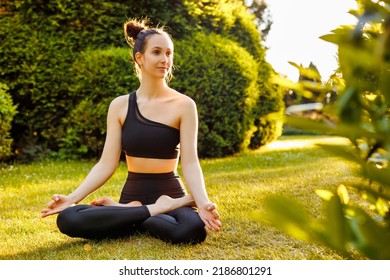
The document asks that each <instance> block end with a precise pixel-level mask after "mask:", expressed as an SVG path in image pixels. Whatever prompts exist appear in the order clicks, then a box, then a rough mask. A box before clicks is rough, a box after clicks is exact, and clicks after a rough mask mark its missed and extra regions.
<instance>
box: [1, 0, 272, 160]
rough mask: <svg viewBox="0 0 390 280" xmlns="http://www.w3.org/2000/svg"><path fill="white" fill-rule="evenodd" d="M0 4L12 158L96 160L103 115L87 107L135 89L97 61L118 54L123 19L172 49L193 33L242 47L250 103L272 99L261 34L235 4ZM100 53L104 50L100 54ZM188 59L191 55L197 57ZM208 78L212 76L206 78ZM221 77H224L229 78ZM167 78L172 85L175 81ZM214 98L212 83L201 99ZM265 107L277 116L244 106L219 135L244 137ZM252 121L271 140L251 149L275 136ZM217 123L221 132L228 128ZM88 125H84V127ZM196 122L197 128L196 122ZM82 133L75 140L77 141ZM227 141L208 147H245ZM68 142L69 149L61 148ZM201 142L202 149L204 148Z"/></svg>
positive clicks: (42, 0) (187, 0)
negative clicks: (165, 35) (165, 38)
mask: <svg viewBox="0 0 390 280" xmlns="http://www.w3.org/2000/svg"><path fill="white" fill-rule="evenodd" d="M1 5H2V6H1V10H0V11H1V14H0V65H1V68H0V69H1V70H0V82H2V83H5V84H7V85H8V86H9V92H10V94H11V96H12V98H13V101H14V103H15V104H17V105H18V108H19V110H18V112H19V113H18V114H17V115H16V116H15V118H14V122H13V126H12V131H11V135H12V138H13V139H14V142H15V148H16V149H17V150H18V156H19V159H21V158H22V157H25V158H31V159H35V158H37V157H38V156H39V155H40V154H42V153H46V152H50V151H54V152H58V151H60V153H59V154H58V155H60V156H61V157H64V156H70V155H71V154H73V152H74V155H77V156H81V157H91V156H96V155H97V154H98V152H97V151H96V149H97V147H100V146H101V142H102V141H104V133H105V127H104V117H103V114H102V113H101V112H100V111H99V112H96V111H95V110H96V108H100V109H99V110H103V109H104V108H105V106H107V104H108V98H109V97H111V98H114V97H115V96H116V95H117V94H121V93H122V94H123V93H127V92H129V91H132V90H134V89H135V88H134V87H135V85H136V82H135V81H134V80H132V78H130V77H128V76H127V73H126V70H125V69H128V66H125V65H124V60H121V59H120V58H119V57H116V56H115V55H114V54H110V55H111V58H113V61H112V62H111V63H110V64H109V65H108V64H104V63H109V62H108V61H107V60H105V59H106V58H107V56H108V52H109V50H110V49H112V51H118V52H119V53H120V54H121V55H122V54H123V53H124V52H125V51H124V50H120V49H119V48H122V47H123V48H127V45H126V44H125V42H124V40H123V34H122V32H123V31H122V28H121V27H122V24H123V22H124V21H125V20H126V19H127V18H134V17H137V18H139V17H148V18H150V21H151V23H152V24H160V25H166V26H167V27H168V31H169V32H170V33H171V34H172V35H173V38H174V40H175V43H176V42H178V43H179V42H180V41H184V42H188V41H190V40H191V39H190V38H192V36H195V35H194V34H196V33H197V32H202V33H210V34H215V33H217V34H219V35H220V36H221V37H223V38H225V39H229V40H230V41H225V42H227V44H230V42H231V43H232V44H233V45H234V46H232V48H235V49H237V48H236V46H240V47H241V48H242V49H239V50H240V51H241V50H242V51H243V52H244V53H245V54H243V56H245V55H246V53H247V52H249V53H250V54H251V55H252V57H253V58H251V60H250V61H251V62H250V63H252V61H253V59H254V60H255V61H256V64H257V65H256V66H254V68H255V69H258V71H259V73H257V74H256V75H257V78H256V79H257V84H258V88H259V92H260V94H258V97H259V98H260V97H261V98H262V101H260V100H258V104H261V106H263V104H267V103H268V97H269V100H270V101H269V102H271V103H272V102H274V101H275V102H276V103H277V96H278V95H276V94H274V93H273V91H274V89H273V88H272V86H271V85H270V82H269V80H268V77H269V74H270V72H272V68H271V67H270V66H269V65H268V64H267V63H266V62H265V59H264V55H265V50H264V48H263V47H262V46H261V44H260V43H261V37H260V34H259V31H258V30H257V28H256V25H255V23H254V22H253V19H254V16H253V15H251V14H250V13H249V12H248V8H247V7H245V5H244V4H243V3H242V2H241V1H231V0H224V1H214V0H212V1H204V0H174V1H166V0H153V1H152V0H145V1H117V0H116V1H114V0H113V1H103V2H102V3H100V2H96V1H92V0H86V1H84V0H83V1H81V0H76V1H75V0H64V1H49V0H39V1H32V0H26V1H6V2H4V3H1ZM221 11H222V12H221ZM203 43H206V44H210V43H209V42H203ZM179 44H180V43H179ZM217 47H218V48H219V47H220V46H217ZM223 47H224V48H228V46H223ZM185 48H186V47H185V44H182V47H181V49H185ZM237 50H238V49H237ZM95 51H96V52H95ZM104 52H106V54H103V53H104ZM184 52H187V51H186V50H184ZM222 52H224V51H222ZM94 55H95V56H94ZM232 55H233V56H235V54H232ZM197 56H198V57H199V53H198V54H197ZM213 56H214V54H210V57H213ZM93 58H95V59H103V60H104V61H105V62H102V64H104V65H107V69H100V70H99V69H98V68H99V67H101V65H100V64H99V61H96V62H95V63H94V62H93V61H92V60H93ZM223 59H225V60H227V61H221V60H218V59H214V60H213V59H204V60H203V61H204V62H205V64H203V65H201V66H200V67H201V68H211V69H215V68H218V67H219V66H218V65H220V64H227V63H229V60H231V57H227V56H223ZM234 60H235V59H234ZM177 62H178V63H179V64H181V65H182V68H184V67H187V65H183V64H182V63H181V62H180V61H179V59H178V60H177ZM210 63H216V64H215V65H210ZM240 63H245V62H240ZM248 63H249V62H248ZM78 69H80V72H79V71H78ZM108 70H109V71H108ZM124 70H125V71H124ZM120 71H122V73H120ZM92 74H93V75H92ZM177 74H179V71H178V72H177ZM210 74H211V75H212V73H211V72H210ZM236 74H237V75H235V76H234V77H237V79H238V80H240V79H244V80H245V79H246V78H245V77H244V76H245V75H246V74H245V73H244V74H239V73H236ZM209 77H211V76H208V77H206V78H205V79H207V80H209ZM226 77H227V80H230V78H231V77H228V76H226ZM177 79H178V80H179V79H180V78H179V75H177ZM197 82H198V83H200V84H199V85H193V86H198V87H199V88H202V85H201V84H202V83H203V82H204V81H201V80H200V79H198V80H197ZM230 82H231V81H229V83H230ZM237 83H238V84H240V83H241V82H240V81H237ZM105 86H107V88H106V89H104V87H105ZM126 87H128V88H127V90H125V88H126ZM181 88H183V87H181ZM240 88H243V87H240ZM244 88H245V87H244ZM253 88H254V87H253ZM214 89H216V90H215V91H214ZM225 89H226V87H225ZM251 90H254V89H251ZM94 91H96V92H94ZM218 92H220V91H219V90H218V89H217V88H216V87H214V88H213V90H210V91H208V94H210V95H214V94H217V93H218ZM236 94H241V95H243V96H245V95H246V94H247V92H240V93H238V92H234V91H233V92H232V96H233V95H236ZM106 98H107V99H106ZM275 98H276V99H275ZM87 99H89V101H87ZM274 99H275V100H274ZM88 102H90V103H93V104H96V105H95V108H92V107H88V106H87V105H86V104H90V103H88ZM250 102H252V101H250ZM100 103H101V104H100ZM207 106H210V105H209V104H201V106H200V107H204V108H201V111H207ZM271 107H272V109H271V110H278V106H270V107H269V106H268V105H266V106H263V108H258V109H255V108H254V106H253V104H251V105H250V106H249V107H248V108H240V109H239V111H240V112H242V114H243V115H242V116H241V117H240V118H241V119H235V121H237V123H235V124H233V125H232V128H229V127H226V128H225V129H224V130H226V131H232V129H233V128H236V127H237V126H239V127H240V126H243V127H240V128H239V133H240V134H242V133H244V131H246V130H247V129H248V126H251V127H252V130H251V131H253V130H255V128H254V123H255V122H256V121H253V122H252V124H248V123H247V120H249V119H256V118H259V117H265V116H267V115H268V114H269V113H272V112H274V111H269V109H270V108H271ZM82 108H84V109H82ZM251 108H253V110H252V109H251ZM247 109H248V110H251V111H247ZM81 110H85V112H84V113H85V114H83V115H82V116H79V117H76V115H75V114H76V112H80V111H81ZM88 111H89V114H97V115H96V116H95V117H96V118H97V119H96V120H99V121H98V123H99V124H97V123H96V122H95V123H92V121H89V122H88V121H86V120H87V118H88V114H87V112H88ZM256 114H257V116H256ZM93 120H95V118H93ZM256 123H257V124H260V125H266V127H258V129H260V128H261V129H262V130H268V132H267V135H268V134H270V135H271V137H268V136H267V138H266V139H259V137H258V135H257V136H256V137H255V138H253V140H252V142H256V143H257V144H256V147H258V146H259V145H260V143H267V142H269V141H270V139H274V138H276V137H275V135H277V132H275V133H273V132H272V130H273V126H269V127H267V126H268V124H267V122H264V121H262V122H258V121H257V122H256ZM225 124H226V125H228V126H230V123H229V124H228V123H225ZM89 125H91V127H88V126H89ZM98 126H100V128H101V130H100V131H98V129H99V128H98ZM201 126H203V127H207V125H206V124H201ZM93 127H94V128H93ZM84 130H85V131H86V135H85V137H84V136H81V134H82V132H83V131H84ZM228 133H229V134H235V133H236V132H228ZM250 134H251V132H250V131H249V132H248V135H246V136H245V137H244V138H242V139H250V137H251V136H250ZM206 135H208V134H206ZM272 135H273V136H272ZM207 137H208V136H205V138H204V139H206V138H207ZM229 137H230V136H229ZM240 137H241V136H240ZM88 139H89V140H88ZM211 139H213V140H215V137H214V136H211V138H210V139H208V140H207V141H211ZM200 141H202V139H200ZM229 141H230V140H229ZM234 141H235V142H234V143H233V144H231V143H229V144H226V143H225V142H226V140H225V139H223V138H220V139H219V140H217V141H216V142H215V143H219V144H220V145H221V147H219V148H218V149H219V150H220V151H226V154H224V152H222V153H221V152H217V154H218V155H228V154H231V153H232V152H234V151H237V148H236V147H237V145H241V146H242V147H245V146H247V144H248V142H249V140H245V143H242V144H240V143H238V142H239V141H240V140H239V139H236V140H234ZM92 142H93V143H95V145H94V146H93V147H92V146H89V144H91V143H92ZM87 143H88V144H87ZM72 145H74V147H71V146H72ZM201 145H203V146H204V147H205V146H206V145H207V144H206V143H204V144H201ZM226 145H233V148H229V149H225V148H224V147H225V146H226ZM87 146H88V148H86V147H87ZM252 147H253V146H252ZM52 154H53V153H52Z"/></svg>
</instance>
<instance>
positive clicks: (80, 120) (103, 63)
mask: <svg viewBox="0 0 390 280" xmlns="http://www.w3.org/2000/svg"><path fill="white" fill-rule="evenodd" d="M129 57H130V56H129V49H128V48H109V49H106V50H91V51H86V52H83V53H81V55H80V57H79V59H78V60H77V61H76V62H75V63H74V64H73V65H72V67H71V70H70V73H71V75H72V77H73V81H74V82H73V86H72V87H70V88H69V91H70V96H71V100H76V101H78V102H77V103H76V104H74V106H73V109H72V110H71V111H70V113H69V115H67V116H66V117H64V118H63V119H62V124H61V125H60V128H59V131H61V133H63V136H62V137H61V140H60V144H59V145H60V155H61V156H62V157H76V158H77V157H98V156H99V155H100V153H101V151H102V149H103V144H104V140H105V133H106V116H107V110H108V106H109V104H110V102H111V101H112V100H113V99H114V98H115V97H116V96H119V95H123V94H127V93H130V92H131V91H133V90H134V89H136V87H138V83H139V82H138V79H137V78H136V77H135V75H134V73H133V70H132V66H131V64H130V63H129Z"/></svg>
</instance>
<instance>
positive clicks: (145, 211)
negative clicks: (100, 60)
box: [42, 20, 221, 243]
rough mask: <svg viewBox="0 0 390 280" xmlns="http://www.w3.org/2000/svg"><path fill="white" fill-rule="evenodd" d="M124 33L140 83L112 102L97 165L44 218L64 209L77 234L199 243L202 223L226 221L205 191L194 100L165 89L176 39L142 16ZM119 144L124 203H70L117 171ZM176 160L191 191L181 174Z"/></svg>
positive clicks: (63, 220) (60, 220)
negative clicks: (142, 233) (147, 236)
mask: <svg viewBox="0 0 390 280" xmlns="http://www.w3.org/2000/svg"><path fill="white" fill-rule="evenodd" d="M124 32H125V38H126V41H127V42H128V44H129V45H130V46H131V47H132V48H133V59H134V62H135V68H136V71H137V76H138V78H139V80H140V86H139V88H138V89H137V91H135V92H133V93H131V94H129V95H124V96H120V97H117V98H115V99H114V100H113V101H112V102H111V104H110V106H109V109H108V115H107V135H106V141H105V145H104V149H103V152H102V156H101V158H100V160H99V162H98V163H97V164H96V165H95V166H94V167H93V168H92V169H91V171H90V173H89V174H88V175H87V177H86V178H85V180H84V181H83V182H82V183H81V185H80V186H79V187H78V188H77V189H76V190H74V191H73V192H72V193H71V194H69V195H68V196H64V195H59V194H55V195H53V196H52V201H51V202H50V203H49V205H48V208H47V209H43V210H42V217H47V216H49V215H52V214H56V213H59V215H58V217H57V225H58V227H59V229H60V231H61V232H63V233H65V234H67V235H69V236H72V237H82V238H107V237H118V236H126V235H130V234H132V233H134V232H138V231H147V232H148V233H149V234H150V235H152V236H155V237H157V238H160V239H162V240H165V241H167V242H171V243H199V242H202V241H204V240H205V238H206V230H205V227H206V228H208V229H209V230H216V231H219V229H220V227H221V222H220V220H219V214H218V212H217V211H216V206H215V204H213V203H211V202H210V201H209V198H208V196H207V192H206V189H205V184H204V180H203V175H202V170H201V167H200V164H199V159H198V156H197V130H198V119H197V110H196V105H195V103H194V102H193V100H192V99H190V98H189V97H187V96H185V95H182V94H180V93H179V92H177V91H175V90H173V89H172V88H170V87H169V86H168V82H169V79H170V77H171V71H172V66H173V42H172V39H171V37H170V36H169V35H168V34H167V33H166V32H165V31H164V30H163V29H162V28H149V27H147V26H146V25H145V22H144V21H137V20H129V21H127V22H126V23H125V24H124ZM122 147H123V148H124V149H125V151H126V162H127V167H128V178H127V181H126V183H125V185H124V187H123V189H122V192H121V196H120V200H119V203H117V202H115V201H113V200H112V199H110V198H107V197H103V198H100V199H97V200H95V201H93V202H92V203H91V204H92V205H77V206H73V207H70V206H71V205H74V204H77V203H79V202H80V201H81V200H83V199H84V198H85V197H87V196H88V195H89V194H91V193H92V192H93V191H95V190H96V189H98V188H99V187H101V186H102V185H103V184H104V183H105V182H106V181H107V180H108V179H109V178H110V177H111V176H112V175H113V173H114V171H115V169H116V166H117V164H118V161H119V158H120V154H121V151H122ZM179 150H180V156H179ZM179 158H180V161H181V166H182V172H183V176H184V179H185V181H186V184H187V187H188V188H189V191H190V194H186V192H185V190H184V187H183V184H182V183H181V180H180V178H179V176H178V175H177V173H176V169H177V165H178V160H179ZM193 206H196V207H197V211H196V210H195V209H194V208H193Z"/></svg>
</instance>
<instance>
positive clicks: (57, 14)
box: [0, 0, 390, 259]
mask: <svg viewBox="0 0 390 280" xmlns="http://www.w3.org/2000/svg"><path fill="white" fill-rule="evenodd" d="M351 14H352V15H353V16H354V17H355V18H356V24H351V25H342V26H340V27H338V28H337V29H336V30H329V34H324V36H323V38H322V39H323V40H325V41H327V42H329V43H330V44H335V45H336V46H337V48H338V53H337V57H338V64H339V68H337V69H336V70H335V71H334V73H333V74H332V75H331V76H329V77H322V76H321V74H320V72H319V71H318V69H317V67H316V65H315V62H312V63H310V64H309V65H302V64H301V63H300V62H299V61H295V62H294V61H292V62H290V65H291V66H292V67H295V68H296V70H297V71H298V73H299V78H298V81H291V80H290V79H288V78H287V77H285V76H284V75H283V74H279V73H277V72H276V71H275V69H273V67H272V65H271V64H270V63H269V62H267V60H266V53H267V48H266V39H267V35H268V33H269V31H270V30H272V14H270V13H269V12H268V10H267V3H266V2H265V1H252V2H248V1H247V2H244V1H233V0H230V1H229V0H224V1H213V0H210V1H201V0H188V1H184V0H177V1H174V0H172V1H168V0H166V1H163V0H156V1H101V2H97V1H67V0H63V1H44V0H40V1H32V0H31V1H30V0H26V1H1V6H0V15H1V17H0V38H1V42H0V46H1V51H0V52H1V56H0V65H1V72H0V84H1V86H0V97H1V98H0V102H1V104H0V105H1V107H0V109H1V114H0V116H1V119H0V120H1V123H0V124H1V126H0V129H1V136H0V159H1V162H2V170H1V181H0V189H1V195H0V200H1V206H0V207H1V209H0V210H1V213H0V215H1V216H0V217H1V229H0V232H1V236H5V238H2V240H1V241H0V245H1V246H0V247H1V249H0V258H1V259H389V258H390V257H389V252H390V250H389V248H390V245H389V240H390V238H389V209H388V208H389V197H390V196H389V182H390V179H389V172H388V165H387V162H388V159H389V153H388V150H389V147H390V146H389V142H390V140H389V138H390V137H389V135H390V132H389V131H390V126H389V88H390V85H389V81H390V74H389V72H390V71H389V60H390V54H389V50H390V47H389V46H390V39H389V36H390V35H389V34H390V31H389V22H390V19H389V17H390V16H389V14H390V12H389V1H367V0H365V1H363V0H361V1H360V0H359V1H356V8H355V9H354V10H353V11H351ZM330 16H331V15H330ZM132 17H137V18H138V17H148V18H149V19H150V21H151V22H152V23H153V24H164V25H166V26H167V27H168V28H169V29H168V31H169V32H170V33H171V34H172V36H173V39H174V42H175V64H176V65H177V66H176V69H175V71H174V75H175V78H174V79H173V81H172V82H171V86H172V87H174V88H175V89H177V90H178V91H180V92H182V93H183V94H187V95H189V96H190V97H192V98H193V99H194V100H195V101H196V102H197V104H198V111H199V120H200V127H199V155H200V157H201V159H202V161H201V164H202V168H203V169H204V173H205V180H206V182H207V185H208V189H209V194H210V196H211V197H212V198H213V200H214V201H216V202H217V204H218V205H219V209H220V212H221V214H222V216H223V222H224V229H223V231H222V232H221V233H214V232H212V233H210V236H209V238H208V239H207V242H206V243H205V244H202V245H197V246H182V245H178V246H177V245H170V244H165V243H161V241H159V240H153V239H150V238H149V237H147V236H136V237H131V238H129V240H125V242H124V240H119V241H118V240H106V241H104V242H93V241H86V240H81V239H76V240H75V239H70V238H68V237H66V236H62V235H61V234H59V233H58V230H57V228H56V227H55V219H54V218H53V219H51V218H49V219H45V220H41V219H40V216H39V210H40V209H41V208H42V207H44V204H45V203H46V201H47V199H48V198H49V197H50V195H51V194H52V193H58V192H64V193H68V192H70V191H71V190H73V189H74V188H75V187H76V186H77V185H78V184H79V183H80V182H81V180H82V179H83V177H84V176H85V175H86V173H87V172H88V170H89V169H90V168H91V167H92V166H93V163H94V160H96V159H97V158H98V157H99V155H100V151H101V149H102V146H103V142H104V134H105V116H106V111H107V106H108V104H109V102H110V101H111V100H112V99H113V98H115V97H116V96H118V95H122V94H127V93H129V92H130V91H132V90H134V89H135V88H136V87H137V85H138V81H137V79H136V78H135V75H134V74H133V69H132V66H131V64H130V63H129V60H130V56H129V53H130V52H129V49H128V47H127V46H126V44H125V43H124V39H123V34H122V28H121V26H122V24H123V22H124V21H125V20H126V19H127V18H132ZM307 24H310V22H308V23H307ZM335 55H336V54H335ZM302 105H305V106H304V107H303V108H309V109H304V110H302ZM294 108H295V109H294ZM313 109H314V110H313ZM286 113H287V114H286ZM179 171H180V170H179ZM125 173H126V168H125V166H124V163H123V162H121V163H120V164H119V167H118V171H117V172H116V174H115V176H114V177H113V178H112V179H111V180H110V181H109V182H108V183H107V184H106V186H104V187H103V188H102V189H101V190H99V191H98V192H96V193H94V194H93V195H91V196H90V197H88V199H87V200H92V199H93V198H94V197H95V196H100V195H102V194H104V195H108V196H112V197H116V196H117V195H118V193H119V190H120V188H121V186H122V183H123V182H122V181H123V178H125ZM221 245H223V246H221Z"/></svg>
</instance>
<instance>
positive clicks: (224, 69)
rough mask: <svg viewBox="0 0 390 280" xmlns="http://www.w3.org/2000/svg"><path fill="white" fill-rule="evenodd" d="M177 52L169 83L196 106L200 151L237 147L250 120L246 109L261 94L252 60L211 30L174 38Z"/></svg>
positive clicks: (217, 152) (210, 153) (211, 153)
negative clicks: (172, 76)
mask: <svg viewBox="0 0 390 280" xmlns="http://www.w3.org/2000/svg"><path fill="white" fill-rule="evenodd" d="M176 50H177V51H176V54H175V56H176V64H177V66H178V67H177V70H176V71H175V76H176V78H175V79H174V80H173V81H172V86H173V87H174V88H176V89H177V90H178V91H180V92H182V93H184V94H186V95H189V96H190V97H192V98H193V99H194V100H195V101H196V103H197V104H198V111H199V123H200V127H199V154H200V155H201V156H203V157H221V156H225V155H231V154H234V153H236V152H238V151H240V149H241V145H242V143H243V142H245V141H246V139H245V138H247V137H248V136H247V132H248V130H250V125H251V123H253V122H254V120H253V119H251V116H250V115H247V113H246V112H249V111H251V110H252V108H253V107H254V106H255V105H256V100H257V98H258V94H259V92H258V89H257V78H258V76H257V75H258V69H257V68H258V64H257V62H256V60H255V59H254V58H253V57H252V56H251V55H250V54H249V53H248V52H247V51H246V50H245V49H244V48H242V47H240V46H239V45H237V44H235V43H234V42H232V41H230V40H229V39H226V38H222V37H221V36H219V35H215V34H209V35H205V34H203V33H197V34H195V35H194V36H193V37H191V39H186V40H182V41H180V42H177V43H176ZM216 50H218V52H217V53H216ZM198 54H202V55H201V56H199V55H198Z"/></svg>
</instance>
